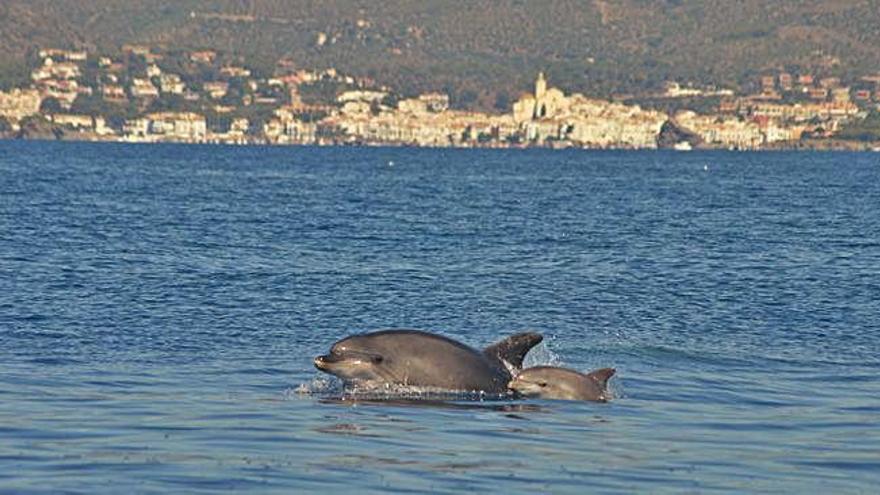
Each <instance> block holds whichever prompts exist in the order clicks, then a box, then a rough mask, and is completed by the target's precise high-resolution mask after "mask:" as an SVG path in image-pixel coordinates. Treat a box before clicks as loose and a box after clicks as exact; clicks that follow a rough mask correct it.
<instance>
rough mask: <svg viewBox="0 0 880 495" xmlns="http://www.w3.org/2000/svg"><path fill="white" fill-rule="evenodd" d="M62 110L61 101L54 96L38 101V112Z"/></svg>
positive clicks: (57, 111)
mask: <svg viewBox="0 0 880 495" xmlns="http://www.w3.org/2000/svg"><path fill="white" fill-rule="evenodd" d="M63 111H64V108H63V107H62V106H61V102H59V101H58V98H54V97H52V96H50V97H48V98H46V99H44V100H43V102H42V103H40V113H42V114H44V115H47V114H51V113H61V112H63Z"/></svg>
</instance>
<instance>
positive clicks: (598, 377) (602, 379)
mask: <svg viewBox="0 0 880 495" xmlns="http://www.w3.org/2000/svg"><path fill="white" fill-rule="evenodd" d="M616 372H617V370H615V369H614V368H602V369H598V370H595V371H591V372H589V373H587V376H588V377H590V378H592V379H593V381H595V382H596V383H598V384H599V386H600V387H602V390H605V389H606V388H608V380H610V379H611V377H612V376H614V373H616Z"/></svg>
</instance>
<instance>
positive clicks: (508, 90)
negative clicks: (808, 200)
mask: <svg viewBox="0 0 880 495" xmlns="http://www.w3.org/2000/svg"><path fill="white" fill-rule="evenodd" d="M878 25H880V9H878V8H877V6H876V2H872V1H859V0H780V1H776V2H770V3H768V2H766V1H764V0H740V1H736V2H716V1H711V0H689V1H685V0H657V1H648V0H618V1H614V2H611V1H603V0H594V1H586V0H552V1H549V2H542V1H538V0H500V1H499V0H473V1H469V2H461V1H455V0H437V1H431V2H412V1H409V0H385V1H382V2H369V1H364V0H324V1H321V2H312V1H306V0H295V1H294V0H290V1H286V0H212V1H208V0H102V1H100V2H95V1H93V0H65V1H64V2H58V1H55V0H4V1H3V2H2V3H0V62H2V65H0V85H3V84H8V83H5V81H6V80H7V79H10V78H11V79H13V80H15V79H16V78H20V77H21V73H20V71H16V70H12V69H9V67H21V65H15V64H20V62H21V61H23V60H25V59H26V58H28V57H29V56H33V54H34V51H35V49H36V48H38V47H47V46H68V47H81V48H87V49H103V50H116V49H118V47H119V46H120V45H122V44H124V43H145V44H151V45H161V46H164V47H165V48H167V49H174V48H180V49H188V48H215V49H219V50H223V51H226V52H229V53H232V54H235V55H236V56H241V57H243V58H245V59H246V60H247V62H248V65H249V66H250V67H252V68H253V69H255V70H256V71H257V72H258V73H261V74H268V73H270V72H271V71H272V70H273V68H274V64H275V62H276V61H277V60H278V59H280V58H286V59H289V60H291V61H293V62H294V63H295V64H296V65H298V66H300V67H308V68H326V67H335V68H337V69H339V70H340V71H343V72H346V73H351V74H357V75H363V76H370V77H372V78H374V79H376V80H377V81H378V82H379V83H383V84H388V85H389V86H391V87H394V88H396V89H399V90H401V91H402V92H403V93H404V94H414V93H417V92H422V91H428V90H443V91H446V92H448V93H449V94H450V96H451V98H452V102H453V105H455V106H477V107H482V108H487V109H491V108H494V107H497V106H498V103H499V100H505V99H506V100H509V99H510V98H514V99H515V97H516V96H517V95H518V94H519V93H520V92H521V91H523V90H526V89H528V88H529V87H530V85H531V82H532V81H533V79H534V75H535V73H536V72H537V71H538V70H542V69H543V70H545V71H546V72H547V73H548V74H549V76H550V78H551V83H552V84H554V85H558V86H560V87H562V88H564V89H565V90H567V91H580V92H584V93H587V94H592V95H597V96H608V95H611V94H627V93H640V92H642V93H643V92H645V91H651V90H655V89H658V88H660V87H661V85H662V83H663V82H664V81H667V80H679V81H683V82H684V81H690V82H694V83H697V84H718V85H722V86H728V87H731V88H733V89H737V88H741V87H743V86H744V85H746V84H747V83H748V82H749V81H753V80H754V79H755V77H756V76H757V75H759V74H761V73H762V72H764V71H776V70H780V69H785V70H790V71H793V72H795V73H797V72H801V71H804V72H811V73H814V74H817V75H825V74H827V75H837V76H841V77H844V78H851V77H855V76H858V75H862V74H866V73H869V72H875V71H877V70H880V50H877V47H878V46H880V30H878V29H877V26H878ZM4 60H5V61H8V62H3V61H4ZM504 95H506V96H504Z"/></svg>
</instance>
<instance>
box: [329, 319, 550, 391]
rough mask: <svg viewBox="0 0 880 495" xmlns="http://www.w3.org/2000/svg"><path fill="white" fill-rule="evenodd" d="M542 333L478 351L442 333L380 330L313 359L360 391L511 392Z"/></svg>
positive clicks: (353, 338) (344, 341)
mask: <svg viewBox="0 0 880 495" xmlns="http://www.w3.org/2000/svg"><path fill="white" fill-rule="evenodd" d="M541 340H543V337H542V336H541V335H540V334H538V333H533V332H524V333H518V334H515V335H511V336H510V337H507V338H506V339H504V340H501V341H500V342H497V343H495V344H493V345H490V346H489V347H487V348H485V349H484V350H483V351H478V350H476V349H473V348H471V347H469V346H466V345H464V344H462V343H461V342H457V341H455V340H452V339H450V338H448V337H444V336H442V335H436V334H432V333H428V332H422V331H419V330H381V331H377V332H372V333H366V334H360V335H352V336H350V337H346V338H344V339H342V340H340V341H338V342H336V343H335V344H333V346H332V347H331V348H330V352H329V353H328V354H325V355H323V356H318V357H316V358H315V367H316V368H318V369H319V370H321V371H324V372H326V373H330V374H331V375H335V376H337V377H339V378H341V379H342V380H343V382H345V384H346V386H354V387H355V388H358V389H361V388H363V389H377V388H382V387H385V388H393V387H400V386H402V387H415V388H425V389H442V390H445V391H466V392H485V393H490V394H504V393H507V391H508V389H507V384H508V382H509V381H510V379H511V378H512V375H511V371H510V370H511V369H512V370H514V372H516V371H518V370H519V369H520V368H522V362H523V358H525V355H526V353H527V352H529V350H530V349H531V348H532V347H534V346H536V345H537V344H538V343H540V342H541Z"/></svg>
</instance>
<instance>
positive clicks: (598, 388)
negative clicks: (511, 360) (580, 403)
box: [507, 366, 615, 402]
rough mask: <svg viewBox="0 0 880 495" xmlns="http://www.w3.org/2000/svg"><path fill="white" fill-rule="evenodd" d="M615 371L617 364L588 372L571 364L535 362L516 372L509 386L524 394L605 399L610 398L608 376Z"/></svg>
mask: <svg viewBox="0 0 880 495" xmlns="http://www.w3.org/2000/svg"><path fill="white" fill-rule="evenodd" d="M614 373H615V370H614V368H602V369H599V370H596V371H592V372H590V373H587V374H586V375H585V374H583V373H580V372H577V371H575V370H571V369H568V368H557V367H555V366H536V367H534V368H528V369H524V370H522V371H521V372H519V373H517V375H516V377H514V379H513V380H511V381H510V383H509V384H508V385H507V386H508V388H510V389H511V390H513V391H514V392H517V393H519V394H521V395H523V396H525V397H536V398H541V399H564V400H593V401H600V402H605V401H607V400H608V399H609V398H610V394H609V393H608V379H609V378H611V377H612V376H614Z"/></svg>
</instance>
